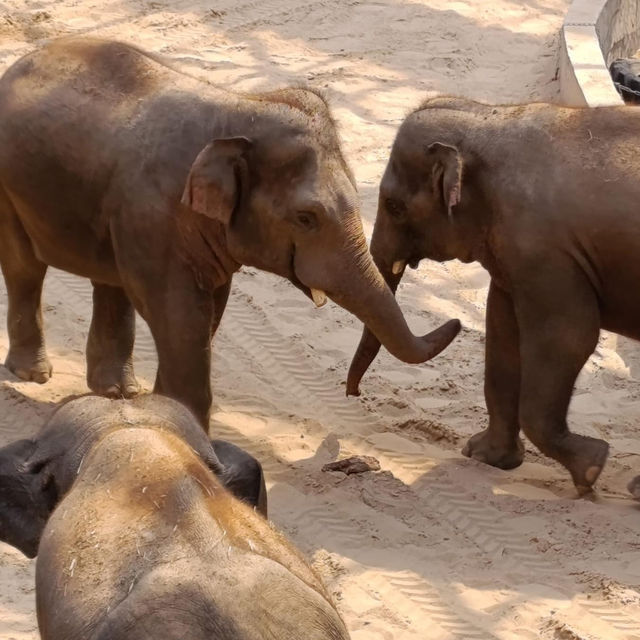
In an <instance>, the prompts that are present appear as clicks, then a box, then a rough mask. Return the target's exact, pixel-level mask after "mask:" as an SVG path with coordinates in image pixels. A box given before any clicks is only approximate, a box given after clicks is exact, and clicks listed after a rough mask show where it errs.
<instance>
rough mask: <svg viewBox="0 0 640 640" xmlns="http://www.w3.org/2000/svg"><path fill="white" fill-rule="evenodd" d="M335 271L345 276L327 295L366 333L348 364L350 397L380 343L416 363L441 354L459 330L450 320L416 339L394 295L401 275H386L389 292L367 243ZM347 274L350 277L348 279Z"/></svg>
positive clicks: (455, 321) (454, 322) (406, 360)
mask: <svg viewBox="0 0 640 640" xmlns="http://www.w3.org/2000/svg"><path fill="white" fill-rule="evenodd" d="M354 267H355V268H354ZM337 272H338V273H343V274H345V276H344V278H343V280H341V281H340V282H337V283H335V284H334V286H331V287H330V288H329V290H328V291H327V293H328V294H329V296H330V297H331V298H332V299H333V300H334V301H335V302H336V303H338V304H339V305H340V306H341V307H343V308H345V309H346V310H347V311H350V312H351V313H353V314H354V315H355V316H357V317H358V318H359V319H360V320H361V321H362V322H363V323H364V325H365V333H364V334H363V337H362V340H361V342H360V347H359V348H358V352H357V354H356V358H354V363H352V365H351V368H352V370H353V372H354V374H353V375H352V372H351V371H350V372H349V381H348V382H347V393H348V394H349V395H356V394H357V390H358V382H359V381H360V378H361V377H362V375H364V372H365V371H366V369H367V367H368V366H369V364H370V363H371V361H372V360H373V358H374V357H375V355H376V354H377V352H378V349H379V348H380V344H382V345H384V347H385V348H386V349H387V351H389V353H390V354H391V355H393V356H394V357H396V358H398V359H399V360H402V361H403V362H407V363H412V364H418V363H421V362H426V361H427V360H430V359H431V358H433V357H434V356H436V355H437V354H438V353H440V352H441V351H442V350H443V349H444V348H445V347H447V345H448V344H449V343H450V342H451V341H452V340H453V339H454V338H455V337H456V335H457V334H458V332H459V331H460V322H459V321H458V320H450V321H449V322H447V323H445V324H444V325H442V326H441V327H439V328H438V329H436V330H435V331H432V332H431V333H428V334H426V335H424V336H415V335H414V334H413V333H412V332H411V330H410V329H409V327H408V326H407V322H406V320H405V318H404V316H403V314H402V311H401V310H400V307H399V306H398V303H397V301H396V299H395V297H394V293H393V292H394V291H395V288H396V287H397V285H398V282H399V281H400V278H401V277H402V275H401V274H398V275H397V276H395V275H393V274H389V277H388V279H387V282H388V283H389V285H390V286H391V289H390V288H389V286H388V285H387V283H386V282H385V280H384V279H383V277H382V275H381V274H380V272H379V271H378V269H377V267H376V265H375V264H374V262H373V259H372V258H371V254H370V253H369V251H368V250H367V248H366V244H365V245H364V246H363V247H360V249H359V251H357V252H356V254H355V255H353V254H352V256H351V258H350V259H349V263H348V264H346V265H344V268H343V269H338V271H337ZM346 274H349V277H348V278H347V276H346ZM352 274H354V275H353V276H352ZM354 391H355V392H356V393H354Z"/></svg>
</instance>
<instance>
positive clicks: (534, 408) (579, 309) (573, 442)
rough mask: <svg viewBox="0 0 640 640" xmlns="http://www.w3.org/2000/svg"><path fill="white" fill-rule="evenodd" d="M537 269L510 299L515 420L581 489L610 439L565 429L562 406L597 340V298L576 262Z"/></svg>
mask: <svg viewBox="0 0 640 640" xmlns="http://www.w3.org/2000/svg"><path fill="white" fill-rule="evenodd" d="M538 269H539V271H540V275H539V276H538V279H537V281H535V282H533V283H528V284H527V285H526V286H523V287H522V289H521V290H520V297H519V298H517V299H516V300H515V302H516V314H517V319H518V326H519V328H520V358H521V363H522V364H521V383H520V412H519V415H520V426H521V428H522V429H523V431H524V433H525V434H526V435H527V437H528V438H529V439H530V440H531V442H532V443H533V444H534V445H535V446H536V447H538V449H540V451H541V452H542V453H544V454H545V455H547V456H549V457H551V458H553V459H554V460H557V461H558V462H560V464H562V465H563V466H564V467H565V468H566V469H567V470H568V471H569V472H570V473H571V477H572V478H573V482H574V484H575V486H576V489H577V490H578V492H579V493H580V494H584V493H586V492H588V491H589V490H590V489H591V487H592V486H593V484H594V483H595V481H596V480H597V478H598V476H599V475H600V472H601V471H602V469H603V467H604V464H605V462H606V459H607V455H608V452H609V445H608V444H607V443H606V442H605V441H604V440H600V439H599V438H591V437H588V436H582V435H579V434H576V433H572V432H571V431H569V428H568V426H567V411H568V408H569V402H570V401H571V394H572V392H573V386H574V383H575V381H576V378H577V376H578V374H579V373H580V370H581V369H582V367H583V366H584V364H585V362H586V361H587V359H588V358H589V356H590V355H591V354H592V353H593V350H594V349H595V347H596V344H597V342H598V335H599V331H600V311H599V306H598V300H597V297H596V294H595V291H594V290H593V287H592V286H591V283H590V282H589V280H588V279H587V278H586V277H585V276H584V275H583V274H582V272H580V271H578V269H577V267H575V265H573V264H558V265H556V266H555V267H554V265H553V264H550V263H547V264H545V265H539V266H538ZM545 276H546V277H545Z"/></svg>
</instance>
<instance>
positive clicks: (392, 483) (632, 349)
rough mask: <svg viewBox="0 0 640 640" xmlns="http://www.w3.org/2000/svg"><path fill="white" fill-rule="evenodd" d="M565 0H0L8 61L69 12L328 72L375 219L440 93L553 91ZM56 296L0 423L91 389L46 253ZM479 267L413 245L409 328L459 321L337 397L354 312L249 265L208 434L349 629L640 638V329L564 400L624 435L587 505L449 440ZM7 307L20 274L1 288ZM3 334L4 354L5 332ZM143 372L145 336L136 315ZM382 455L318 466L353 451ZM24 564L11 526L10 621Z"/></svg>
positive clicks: (249, 67)
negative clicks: (43, 363)
mask: <svg viewBox="0 0 640 640" xmlns="http://www.w3.org/2000/svg"><path fill="white" fill-rule="evenodd" d="M566 4H567V2H566V1H565V0H522V1H520V2H509V1H507V0H495V1H492V2H486V1H485V0H467V1H466V2H465V1H458V2H449V1H445V0H422V1H419V0H413V1H410V0H405V1H399V0H398V1H393V0H309V1H307V2H299V1H297V0H248V1H244V2H243V1H240V2H238V1H233V0H218V1H216V2H210V1H207V0H188V1H179V0H176V1H173V2H170V1H169V0H166V1H140V0H119V1H117V0H114V1H112V2H108V3H106V2H104V0H100V1H98V0H59V1H55V2H54V1H53V0H42V1H40V2H38V1H34V2H26V1H25V2H20V1H19V0H6V1H4V2H0V11H1V13H0V68H1V69H4V68H6V67H7V66H8V65H9V64H10V63H11V62H12V61H13V60H15V59H16V58H17V57H18V56H19V55H21V54H22V53H25V52H27V51H29V50H31V49H32V48H33V47H34V46H36V45H37V44H38V43H39V42H42V41H43V40H45V39H47V38H50V37H53V36H56V35H62V34H67V33H73V32H75V33H77V32H81V33H82V32H85V33H97V34H101V35H104V36H114V37H118V38H121V39H125V40H126V39H128V40H131V41H133V42H136V43H137V44H139V45H142V46H144V47H147V48H149V49H152V50H156V51H160V52H164V53H167V54H169V55H171V56H173V57H174V58H176V59H177V60H179V61H180V62H181V63H182V64H184V65H185V66H187V67H189V68H191V69H195V70H204V72H205V73H206V74H207V75H208V77H210V78H211V79H213V80H215V81H220V82H224V83H226V84H230V85H231V86H234V87H237V88H238V89H254V88H260V87H274V86H278V85H283V84H286V83H289V82H300V81H307V82H308V83H310V84H311V85H313V86H316V87H320V88H322V89H324V90H325V91H326V93H327V94H328V96H329V98H330V99H331V101H332V103H333V105H334V107H335V113H336V116H337V119H338V121H339V123H340V126H341V133H342V138H343V141H344V149H345V152H346V155H347V157H348V158H349V160H350V162H351V164H352V166H353V168H354V170H355V174H356V176H357V179H358V184H359V189H360V193H361V197H362V205H363V217H364V219H365V228H366V231H367V233H370V231H371V224H372V221H373V217H374V215H375V203H376V189H377V184H378V181H379V179H380V176H381V174H382V171H383V168H384V163H385V159H386V157H387V155H388V149H389V145H390V143H391V141H392V138H393V135H394V132H395V130H396V128H397V126H398V124H399V123H400V121H401V120H402V118H403V116H404V114H405V113H406V112H407V111H408V109H409V108H411V107H412V106H414V105H416V104H417V103H418V101H419V100H420V99H421V98H423V97H425V96H426V95H427V94H433V93H441V92H443V93H460V94H466V95H469V96H471V97H475V98H480V99H486V100H494V101H526V100H528V99H555V97H556V95H557V89H558V87H557V81H556V68H557V67H556V57H557V56H556V52H557V45H558V38H557V31H558V28H559V25H560V23H561V20H562V15H563V13H564V11H565V10H566ZM45 289H46V290H45V305H44V308H45V316H46V328H47V338H48V344H49V352H50V355H51V357H52V361H53V365H54V370H55V373H54V378H53V380H52V381H50V382H49V383H48V384H47V385H44V386H38V385H35V384H30V383H24V382H20V381H16V379H15V378H14V377H13V376H11V375H10V374H9V373H8V372H7V371H6V370H5V369H3V368H0V443H1V444H4V443H5V442H9V441H11V440H13V439H15V438H18V437H20V436H24V435H25V434H32V433H34V432H35V431H36V430H37V428H38V427H39V426H40V424H41V423H42V422H43V420H44V418H45V417H46V415H47V414H48V413H49V412H50V411H51V408H52V407H53V406H54V404H55V403H56V402H58V401H59V400H61V399H63V398H64V397H65V396H67V395H68V394H71V393H78V392H83V391H85V390H86V386H85V382H84V373H85V367H84V356H83V351H84V343H85V340H86V334H87V330H88V327H89V322H90V296H91V292H90V287H89V285H88V282H87V281H84V280H82V279H79V278H76V277H73V276H69V275H68V274H63V273H60V272H55V271H51V272H50V273H49V275H48V277H47V281H46V287H45ZM486 291H487V277H486V274H485V273H484V271H483V270H482V269H481V268H480V267H479V266H475V265H471V266H463V265H460V264H458V263H448V264H446V265H440V264H427V263H423V264H422V266H421V267H420V269H419V270H418V271H415V272H409V273H408V275H407V276H406V277H405V281H404V283H403V284H402V286H401V287H400V289H399V294H398V297H399V300H400V302H401V304H402V306H403V308H404V309H405V310H406V313H407V316H408V319H409V321H410V324H411V326H412V327H413V329H414V330H415V331H416V332H418V331H423V332H424V331H426V330H427V329H429V328H432V327H434V326H435V325H436V324H437V323H439V322H440V321H441V320H443V319H444V318H448V317H451V316H457V317H460V318H461V319H462V321H463V323H464V327H465V330H464V332H463V333H462V335H461V336H460V338H459V339H458V340H457V341H456V343H455V344H454V345H453V346H452V347H450V348H449V349H448V350H447V352H446V353H445V354H443V355H442V356H440V357H438V358H437V359H436V360H435V361H433V362H432V363H429V364H427V365H424V366H420V367H413V366H407V365H403V364H402V363H399V362H397V361H394V360H393V359H392V358H390V357H389V356H388V355H383V356H381V357H380V358H379V360H378V361H377V363H376V365H375V367H374V368H373V370H372V371H370V373H369V375H368V376H367V377H366V378H365V380H364V382H363V390H364V392H365V394H364V396H363V397H362V398H361V399H349V400H347V399H346V398H344V386H343V385H344V380H345V374H346V368H347V366H348V363H349V361H350V357H351V355H352V353H353V349H354V348H355V345H356V343H357V340H358V337H359V333H360V326H359V324H358V323H357V321H356V320H355V319H354V318H353V317H351V316H349V315H348V314H347V313H346V312H344V311H343V310H342V309H340V308H337V307H335V306H334V305H331V304H329V305H327V306H326V307H324V308H322V309H315V308H314V307H313V306H312V304H311V303H310V302H309V301H308V300H307V299H305V298H304V297H303V296H302V295H301V294H300V293H299V292H298V291H297V290H295V289H294V288H293V287H292V286H290V285H289V284H288V283H286V282H284V281H281V280H279V279H277V278H275V277H273V276H270V275H266V274H263V273H259V272H257V271H255V270H252V269H244V270H243V271H242V272H241V273H240V274H239V275H237V276H236V278H235V281H234V291H233V294H232V297H231V300H230V303H229V306H228V308H227V312H226V314H225V316H224V319H223V321H222V325H221V328H220V331H219V332H218V335H217V336H216V338H215V349H214V354H215V357H214V367H213V372H212V380H213V387H214V398H215V400H214V402H215V414H214V418H213V423H212V433H215V434H216V436H219V437H226V438H228V439H229V440H232V441H234V442H236V443H238V444H240V445H243V446H245V447H246V448H247V449H249V450H250V451H252V452H253V453H254V454H256V455H257V456H259V458H260V459H261V460H262V462H263V464H264V466H265V469H266V473H267V479H268V485H269V499H270V503H271V516H272V518H273V520H274V521H275V523H276V524H277V525H278V526H280V527H281V528H282V529H284V530H285V531H286V532H287V533H288V534H289V535H290V536H291V537H292V538H293V540H294V541H295V542H296V543H297V544H298V545H299V546H300V547H301V548H302V549H303V550H304V551H305V552H306V553H308V554H309V556H310V557H311V558H312V559H313V561H314V563H315V565H316V566H317V567H318V569H319V570H320V571H321V572H322V573H323V575H324V576H325V578H326V580H327V582H328V584H329V586H330V589H331V592H332V593H333V594H334V595H335V598H336V600H337V603H338V606H339V608H340V610H341V611H342V613H343V615H344V617H345V619H346V621H347V624H348V626H349V628H350V631H351V634H352V638H353V639H354V640H364V639H366V640H392V639H393V640H409V639H411V640H413V639H414V638H415V639H418V638H421V639H424V638H431V639H434V640H435V639H437V640H440V639H442V640H444V639H447V640H448V639H453V638H464V639H485V638H486V639H489V638H495V639H500V640H507V639H525V640H528V639H534V638H554V639H557V640H576V639H591V638H600V639H607V640H622V639H626V640H633V639H636V640H640V597H639V595H638V591H637V588H638V585H640V536H639V535H638V530H639V529H640V527H639V525H640V514H639V513H638V508H637V506H636V504H635V503H633V502H632V501H631V500H630V499H629V498H628V497H627V495H626V492H625V489H624V485H625V483H626V481H627V480H628V479H629V478H630V477H632V476H633V475H634V470H635V471H639V470H640V439H638V438H636V424H637V422H638V418H640V402H639V401H638V397H639V394H640V385H639V380H640V348H639V346H638V345H635V344H633V343H630V342H628V341H626V340H622V339H620V338H616V337H615V336H603V339H602V341H601V344H600V346H599V348H598V350H597V352H596V354H595V355H594V357H593V358H592V359H591V360H590V361H589V363H588V365H587V367H586V368H585V371H584V372H583V373H582V375H581V377H580V379H579V381H578V384H577V388H576V394H575V398H574V401H573V403H572V407H571V418H572V421H573V425H574V427H575V429H576V430H577V431H580V432H582V433H589V434H598V435H600V436H603V437H606V438H607V439H608V440H609V441H610V443H611V444H612V456H611V458H610V462H609V464H608V467H607V469H606V471H605V473H604V474H603V477H602V480H601V482H600V485H599V486H600V492H599V495H598V498H597V500H596V501H595V502H592V501H587V500H576V499H574V492H573V488H572V486H571V484H570V482H569V480H568V478H567V475H566V474H565V473H564V472H563V471H562V470H561V469H560V468H559V467H558V466H557V465H555V464H553V463H550V462H549V461H548V460H545V459H544V458H542V457H541V456H540V455H538V454H537V453H536V452H535V451H533V449H532V448H531V447H528V454H527V461H526V463H525V464H524V465H523V466H522V467H521V468H520V469H518V470H516V471H513V472H501V471H498V470H495V469H492V468H489V467H486V466H483V465H480V464H478V463H475V462H472V461H469V460H467V459H465V458H463V457H462V456H461V455H460V454H459V450H460V448H461V446H462V444H463V443H464V441H465V439H466V438H467V437H468V436H469V435H471V434H472V433H474V432H475V431H477V430H479V429H480V428H482V427H483V426H484V425H485V424H486V416H485V409H484V401H483V395H482V369H483V341H484V326H483V325H484V308H485V297H486ZM0 306H1V307H2V309H1V310H0V316H1V317H4V314H5V311H6V294H5V293H4V291H3V293H2V294H0ZM7 346H8V345H7V337H6V333H5V332H4V330H3V331H2V332H0V358H4V354H5V353H6V349H7ZM136 367H137V373H138V376H139V377H140V379H141V381H142V382H143V384H144V385H145V387H146V388H149V387H150V385H151V384H152V380H153V376H154V371H155V351H154V347H153V343H152V341H151V339H150V336H149V333H148V330H147V328H146V326H144V325H143V323H142V322H139V329H138V341H137V344H136ZM355 452H358V453H366V454H370V455H373V456H375V457H377V458H378V459H379V460H380V463H381V465H382V470H381V471H380V472H378V473H368V474H365V475H362V476H350V477H348V478H346V479H345V477H344V476H343V475H341V474H335V473H334V474H331V473H322V472H321V471H320V467H321V466H322V464H323V463H325V462H327V461H330V460H332V459H335V458H336V457H341V456H344V455H346V454H349V453H355ZM33 569H34V563H33V562H30V561H27V560H26V559H24V558H22V557H21V555H20V554H19V553H18V552H16V551H14V550H12V549H10V548H9V547H6V546H1V547H0V638H2V639H5V640H8V639H20V640H27V639H31V638H37V637H38V634H37V630H36V622H35V612H34V587H33V585H34V580H33Z"/></svg>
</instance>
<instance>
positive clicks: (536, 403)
mask: <svg viewBox="0 0 640 640" xmlns="http://www.w3.org/2000/svg"><path fill="white" fill-rule="evenodd" d="M638 144H640V111H638V110H637V109H634V108H632V107H624V106H620V107H599V108H591V109H587V108H567V107H562V106H557V105H552V104H544V103H538V104H522V105H510V106H509V105H490V104H482V103H479V102H475V101H472V100H469V99H465V98H459V97H450V96H441V97H437V98H432V99H430V100H427V101H426V102H425V103H423V104H422V105H420V107H419V108H418V109H416V110H415V111H414V112H413V113H411V114H410V115H409V116H407V118H406V119H405V120H404V122H403V123H402V125H401V126H400V129H399V131H398V133H397V136H396V138H395V141H394V143H393V147H392V150H391V154H390V158H389V162H388V164H387V167H386V170H385V172H384V175H383V177H382V180H381V184H380V191H379V200H378V212H377V217H376V221H375V226H374V230H373V235H372V239H371V253H372V255H373V258H374V261H375V262H376V264H377V266H378V268H379V269H380V271H381V273H382V274H383V276H384V278H385V280H386V282H387V283H388V284H389V286H390V288H391V290H392V291H394V292H395V290H396V288H397V286H398V283H399V282H400V280H401V278H402V275H403V273H404V271H405V269H406V266H407V264H408V265H409V266H410V267H414V268H415V267H416V266H417V265H418V263H419V261H420V260H421V259H423V258H430V259H432V260H438V261H446V260H452V259H458V260H461V261H462V262H465V263H469V262H474V261H477V262H479V263H480V264H481V265H482V266H483V267H484V268H485V269H486V270H487V271H488V272H489V275H490V286H489V293H488V300H487V312H486V351H485V380H484V391H485V400H486V405H487V410H488V414H489V424H488V427H487V429H485V430H484V431H482V432H480V433H477V434H476V435H474V436H473V437H472V438H471V439H470V440H469V441H468V443H467V444H466V446H465V447H464V449H463V454H464V455H466V456H468V457H471V458H474V459H475V460H479V461H481V462H484V463H487V464H489V465H493V466H495V467H498V468H501V469H513V468H515V467H517V466H518V465H520V464H521V463H522V461H523V457H524V448H523V443H522V440H521V439H520V436H519V434H520V430H521V429H522V431H523V432H524V434H525V435H526V436H527V437H528V438H529V440H530V441H531V442H532V443H533V444H534V445H535V446H536V447H537V448H538V449H539V450H540V451H541V452H542V453H543V454H544V455H546V456H549V457H551V458H553V459H555V460H557V461H558V462H560V463H561V464H562V465H563V466H564V467H565V468H566V469H567V470H568V471H569V472H570V474H571V477H572V479H573V482H574V484H575V487H576V489H577V491H578V493H580V494H584V493H587V492H589V491H591V489H592V487H593V485H594V483H595V482H596V480H597V478H598V476H599V475H600V473H601V471H602V469H603V466H604V464H605V462H606V459H607V456H608V444H607V443H606V442H605V441H604V440H602V439H600V438H594V437H588V436H584V435H579V434H576V433H573V432H571V431H570V430H569V429H568V426H567V410H568V407H569V402H570V400H571V395H572V391H573V385H574V383H575V381H576V378H577V376H578V373H579V372H580V370H581V369H582V367H583V365H584V364H585V362H586V361H587V359H588V358H589V356H590V355H591V354H592V353H593V351H594V350H595V347H596V344H597V341H598V337H599V332H600V329H606V330H608V331H612V332H615V333H618V334H620V335H624V336H627V337H629V338H632V339H636V340H638V339H640V297H639V296H637V295H634V294H633V292H634V291H636V290H637V287H638V282H640V260H638V256H639V255H640V215H637V213H636V210H637V204H636V203H637V202H639V201H640V161H638V160H637V158H636V153H635V149H636V147H637V146H638ZM379 347H380V342H379V341H378V340H377V338H376V337H375V335H374V334H373V333H371V332H370V331H369V330H368V329H367V328H365V329H364V332H363V335H362V339H361V341H360V344H359V345H358V349H357V351H356V353H355V355H354V357H353V360H352V362H351V367H350V369H349V373H348V381H347V393H348V394H351V395H357V394H358V393H359V388H358V387H359V383H360V380H361V378H362V376H363V375H364V373H365V371H366V370H367V368H368V366H369V365H370V363H371V362H372V361H373V359H374V358H375V356H376V354H377V352H378V349H379Z"/></svg>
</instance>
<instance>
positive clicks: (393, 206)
mask: <svg viewBox="0 0 640 640" xmlns="http://www.w3.org/2000/svg"><path fill="white" fill-rule="evenodd" d="M384 205H385V207H386V209H387V211H388V212H389V215H390V216H391V217H393V218H401V217H402V216H404V215H405V214H406V213H407V207H406V205H405V204H404V202H401V201H399V200H394V199H393V198H386V199H385V201H384Z"/></svg>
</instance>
